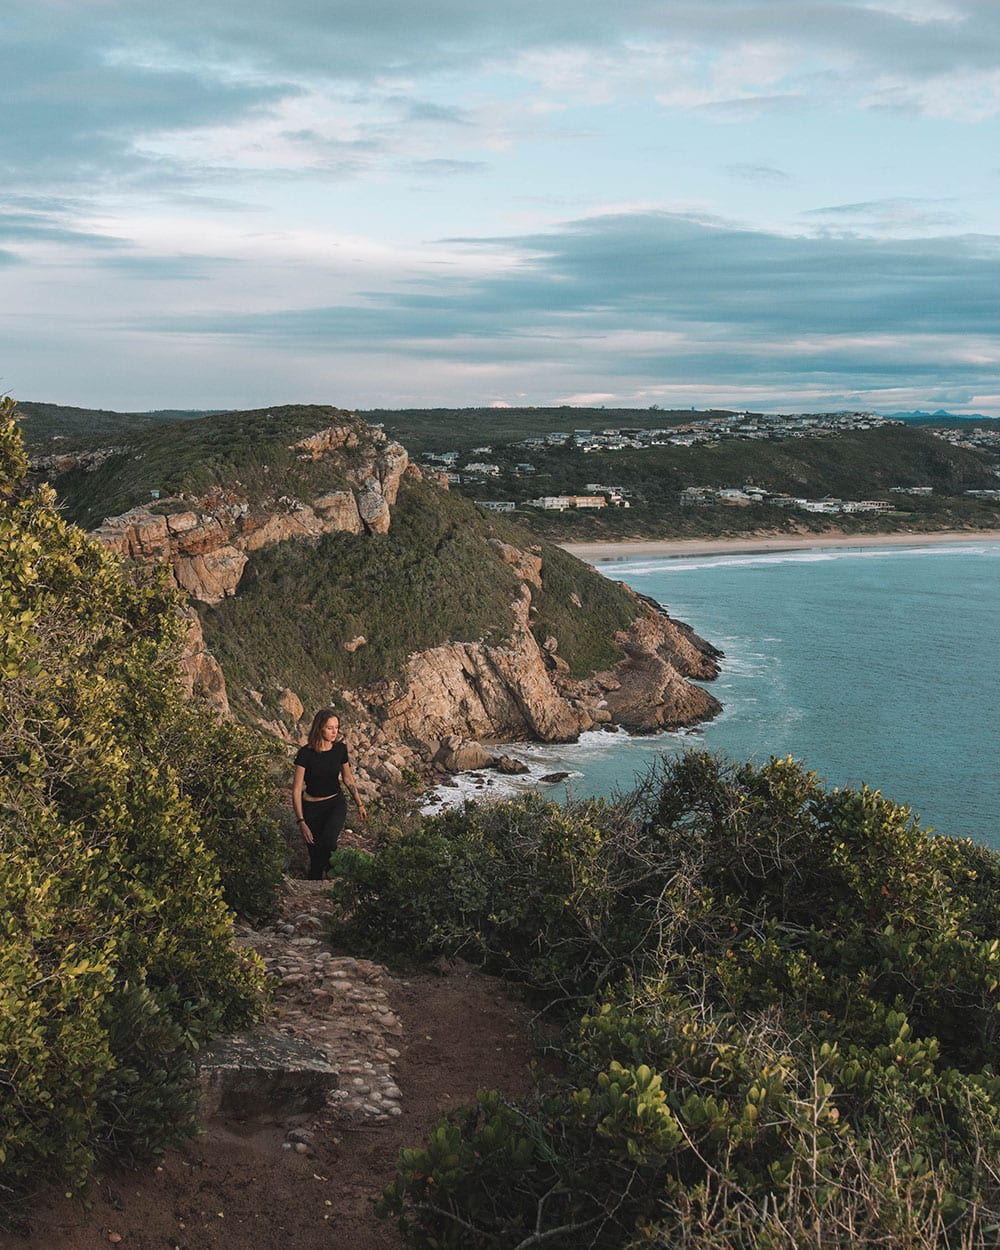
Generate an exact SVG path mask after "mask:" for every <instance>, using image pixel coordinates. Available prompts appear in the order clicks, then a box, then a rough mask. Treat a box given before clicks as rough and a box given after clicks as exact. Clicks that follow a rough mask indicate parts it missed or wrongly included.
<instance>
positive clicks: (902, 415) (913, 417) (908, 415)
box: [879, 408, 1000, 427]
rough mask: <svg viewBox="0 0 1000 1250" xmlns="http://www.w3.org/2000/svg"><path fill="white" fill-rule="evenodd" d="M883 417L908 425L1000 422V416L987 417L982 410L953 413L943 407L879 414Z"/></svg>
mask: <svg viewBox="0 0 1000 1250" xmlns="http://www.w3.org/2000/svg"><path fill="white" fill-rule="evenodd" d="M879 415H880V416H883V417H889V418H890V419H891V420H894V421H905V422H906V424H907V425H936V426H944V427H949V426H952V427H953V426H959V427H961V426H963V425H969V424H972V425H990V424H992V423H994V422H1000V417H987V416H985V415H984V414H983V413H981V412H969V413H953V412H945V411H944V409H943V408H939V409H938V410H937V412H921V411H919V410H917V411H915V412H883V413H880V414H879Z"/></svg>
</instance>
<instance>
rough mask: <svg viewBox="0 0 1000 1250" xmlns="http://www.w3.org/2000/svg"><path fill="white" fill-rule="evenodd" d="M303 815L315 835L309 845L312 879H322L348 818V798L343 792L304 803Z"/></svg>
mask: <svg viewBox="0 0 1000 1250" xmlns="http://www.w3.org/2000/svg"><path fill="white" fill-rule="evenodd" d="M302 815H303V817H304V818H305V822H306V824H307V825H308V826H309V832H310V833H311V834H312V836H313V840H312V844H311V845H309V847H308V850H309V872H308V874H307V876H308V878H309V880H310V881H321V880H322V879H323V876H324V874H325V873H326V870H327V869H328V868H329V867H330V856H331V855H332V854H333V852H334V851H335V850H336V849H337V839H338V838H339V837H340V831H341V830H342V829H343V827H344V824H345V822H346V820H347V799H346V798H344V796H343V795H342V794H340V795H338V796H337V797H336V798H335V799H324V800H323V802H322V803H310V802H309V801H308V800H304V801H303V803H302Z"/></svg>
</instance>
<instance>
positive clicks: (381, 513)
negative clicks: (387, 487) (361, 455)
mask: <svg viewBox="0 0 1000 1250" xmlns="http://www.w3.org/2000/svg"><path fill="white" fill-rule="evenodd" d="M358 513H359V515H360V517H361V524H362V525H363V526H364V528H365V531H366V532H367V533H369V534H388V532H389V522H390V514H389V501H388V499H386V497H385V495H384V494H383V493H382V487H381V485H380V484H379V482H378V481H376V479H375V478H369V479H368V481H367V482H365V484H364V486H362V488H361V490H360V491H358Z"/></svg>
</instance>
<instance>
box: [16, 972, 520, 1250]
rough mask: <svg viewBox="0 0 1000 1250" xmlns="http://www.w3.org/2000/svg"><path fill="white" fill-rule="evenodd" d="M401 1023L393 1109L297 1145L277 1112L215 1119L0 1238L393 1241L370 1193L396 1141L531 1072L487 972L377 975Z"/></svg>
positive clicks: (516, 1015)
mask: <svg viewBox="0 0 1000 1250" xmlns="http://www.w3.org/2000/svg"><path fill="white" fill-rule="evenodd" d="M385 985H386V987H387V989H388V990H389V997H390V1002H391V1003H392V1007H393V1010H394V1011H395V1012H396V1014H397V1015H398V1016H399V1018H400V1021H401V1023H402V1024H403V1035H402V1038H401V1039H400V1040H399V1041H398V1042H397V1045H398V1048H399V1050H400V1052H401V1053H400V1058H399V1059H398V1060H397V1061H396V1064H395V1065H394V1073H395V1076H396V1078H397V1083H398V1085H399V1087H400V1089H401V1090H402V1092H403V1101H402V1104H401V1105H402V1108H403V1114H402V1115H401V1116H399V1117H397V1118H395V1119H394V1120H392V1121H391V1122H390V1123H388V1124H384V1125H378V1126H371V1127H357V1128H351V1127H347V1126H345V1125H344V1124H343V1123H339V1122H337V1121H336V1120H335V1119H334V1118H331V1119H328V1120H321V1121H319V1122H318V1123H315V1124H313V1125H311V1127H313V1128H314V1129H315V1134H316V1136H315V1140H314V1142H313V1144H312V1147H311V1151H312V1152H311V1153H310V1154H297V1153H295V1152H294V1150H289V1149H286V1148H285V1147H284V1144H283V1143H284V1139H285V1132H286V1128H287V1127H288V1126H284V1125H271V1126H267V1127H260V1126H250V1125H246V1124H239V1123H233V1122H223V1121H214V1122H212V1123H210V1124H209V1125H208V1127H207V1129H206V1131H205V1132H204V1133H202V1134H201V1135H200V1136H199V1137H197V1138H194V1139H192V1140H191V1141H190V1142H188V1143H187V1144H185V1145H184V1146H182V1147H180V1148H179V1149H176V1150H173V1151H171V1152H169V1153H168V1154H167V1155H166V1157H165V1158H164V1159H163V1160H162V1162H161V1164H160V1165H159V1166H158V1167H151V1168H148V1169H146V1170H142V1171H128V1170H120V1171H116V1172H114V1173H111V1174H108V1175H105V1176H103V1177H101V1178H100V1179H98V1180H95V1181H94V1182H93V1183H92V1185H91V1186H90V1188H89V1190H88V1191H87V1192H86V1193H85V1194H83V1195H82V1196H80V1197H75V1198H69V1199H67V1198H66V1197H65V1196H64V1195H63V1194H62V1193H61V1192H57V1193H54V1194H50V1195H48V1197H47V1198H46V1199H45V1200H44V1201H40V1202H38V1203H36V1204H35V1205H34V1207H33V1209H32V1210H31V1211H29V1212H28V1213H27V1214H28V1216H29V1219H30V1225H31V1232H30V1233H29V1234H27V1235H18V1234H11V1233H8V1234H2V1233H0V1247H2V1250H103V1247H107V1246H109V1245H120V1246H121V1247H122V1248H123V1250H279V1248H280V1250H292V1248H294V1250H321V1248H322V1250H398V1247H400V1246H401V1245H402V1244H403V1243H402V1240H401V1238H400V1235H399V1233H398V1231H397V1230H396V1229H395V1227H394V1226H393V1225H392V1223H391V1222H388V1221H385V1220H379V1219H377V1218H376V1216H375V1213H374V1206H375V1202H376V1201H377V1199H378V1197H379V1195H380V1193H381V1191H382V1189H383V1188H384V1187H385V1186H386V1185H387V1184H389V1183H390V1182H391V1181H392V1179H393V1176H394V1171H395V1162H396V1158H397V1156H398V1154H399V1151H400V1150H401V1149H402V1148H404V1147H407V1146H415V1145H419V1144H421V1142H422V1141H423V1140H424V1138H425V1137H426V1134H427V1132H428V1130H429V1129H430V1128H431V1127H432V1126H433V1125H434V1124H435V1123H437V1121H438V1120H439V1119H440V1118H441V1116H442V1115H443V1114H444V1113H446V1112H447V1111H448V1110H449V1109H451V1108H454V1107H455V1106H457V1105H462V1104H467V1103H470V1102H471V1101H472V1100H473V1099H474V1098H475V1094H476V1091H477V1090H478V1089H481V1088H499V1089H503V1090H504V1091H505V1092H507V1093H509V1094H511V1095H518V1094H521V1093H524V1092H526V1091H527V1090H528V1089H529V1088H530V1086H531V1084H532V1079H531V1061H532V1057H533V1051H532V1047H531V1043H530V1041H529V1028H528V1024H529V1018H530V1013H529V1011H528V1009H527V1008H525V1007H524V1006H522V1005H521V1004H519V1003H517V1002H516V1001H514V1000H513V999H511V998H510V997H508V996H507V995H506V994H505V992H504V990H503V987H502V985H501V984H500V983H499V982H497V981H494V980H492V979H491V978H488V977H484V976H481V975H478V974H476V973H471V972H466V971H452V972H450V973H449V974H448V975H440V976H439V975H434V974H421V975H419V976H413V977H406V978H397V977H388V976H387V977H386V980H385Z"/></svg>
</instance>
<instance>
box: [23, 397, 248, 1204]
mask: <svg viewBox="0 0 1000 1250" xmlns="http://www.w3.org/2000/svg"><path fill="white" fill-rule="evenodd" d="M25 469H26V460H25V457H24V453H23V450H22V448H21V445H20V439H19V436H18V434H17V431H16V428H15V426H14V424H13V421H12V419H11V405H10V404H9V403H8V404H5V406H4V412H3V420H2V423H0V552H2V555H0V623H2V630H0V847H2V865H3V866H2V873H0V927H2V942H0V1083H2V1085H3V1088H4V1097H3V1099H2V1100H0V1203H3V1204H4V1205H6V1204H7V1203H9V1202H11V1201H13V1200H14V1198H16V1196H17V1195H18V1194H20V1193H21V1192H23V1191H24V1190H25V1189H27V1188H30V1187H31V1186H33V1185H35V1184H38V1183H39V1181H40V1180H44V1181H45V1182H49V1181H51V1180H52V1179H53V1178H54V1177H58V1176H65V1177H66V1178H67V1179H68V1180H69V1181H71V1182H78V1181H80V1180H82V1179H83V1178H84V1177H85V1175H86V1173H87V1171H88V1169H89V1168H90V1167H91V1165H92V1162H93V1160H94V1158H95V1156H96V1155H97V1154H98V1153H100V1152H104V1151H115V1152H118V1153H120V1152H126V1153H131V1154H137V1155H139V1154H149V1153H155V1152H157V1151H159V1150H161V1149H162V1148H163V1147H164V1146H165V1145H166V1144H168V1143H169V1142H170V1141H172V1140H175V1139H176V1138H177V1137H178V1136H179V1135H181V1134H183V1133H185V1132H187V1131H189V1130H190V1127H191V1114H192V1099H193V1094H192V1092H191V1089H190V1085H189V1081H188V1077H189V1075H190V1070H191V1054H192V1051H193V1050H194V1049H195V1048H196V1047H197V1046H198V1045H199V1044H201V1043H202V1042H203V1041H204V1040H205V1039H206V1038H208V1037H209V1036H210V1035H211V1034H212V1033H213V1032H214V1031H216V1030H218V1029H220V1028H229V1027H234V1026H236V1025H238V1024H240V1023H242V1022H245V1021H247V1020H248V1019H249V1018H251V1017H252V1016H253V1014H254V1013H255V1011H256V1003H257V996H258V992H259V988H260V977H259V974H258V972H257V971H256V967H255V965H252V964H250V963H248V962H247V961H246V960H245V959H244V957H243V956H241V955H240V953H239V952H238V951H237V950H236V949H235V947H234V944H233V940H232V929H231V921H232V916H231V913H230V912H229V910H228V909H227V907H226V906H225V903H224V901H223V897H222V892H221V888H220V883H219V872H218V868H217V866H216V863H215V860H214V858H213V856H212V855H211V854H210V852H209V851H208V850H207V849H206V846H205V844H204V842H203V841H202V837H201V833H202V832H205V833H212V832H213V831H214V833H215V835H216V836H217V835H218V833H219V832H220V831H221V823H220V821H219V819H218V813H217V812H213V811H211V810H207V809H206V807H205V805H204V804H203V805H202V810H201V811H200V812H199V811H197V810H196V805H195V802H193V801H192V800H197V796H198V794H199V787H201V786H202V782H201V781H200V780H199V778H198V776H197V771H196V770H194V769H192V767H191V763H192V761H191V759H190V758H186V759H185V758H181V759H176V760H175V759H173V758H172V757H171V748H172V746H176V744H177V742H178V740H179V739H180V738H182V737H183V736H184V735H186V734H188V733H190V734H192V737H193V742H192V748H191V749H192V751H193V752H195V753H196V752H197V751H198V749H199V747H198V744H199V743H200V750H201V753H202V759H203V762H204V763H205V764H206V765H207V766H208V767H209V769H210V768H211V766H212V765H213V763H220V762H222V761H223V760H225V759H227V758H232V756H231V754H229V755H227V752H231V750H232V747H233V745H234V743H233V742H230V743H228V744H226V745H225V747H224V749H218V748H217V747H216V745H215V744H216V739H215V737H214V736H213V734H212V732H211V729H210V726H209V722H208V721H207V720H205V719H200V717H205V716H207V714H206V713H198V712H196V711H195V710H194V709H188V708H186V707H185V705H184V698H183V695H182V691H181V689H180V685H179V681H178V667H177V659H178V654H179V647H180V642H181V638H182V633H183V630H184V628H185V626H184V625H183V623H182V621H181V618H180V615H179V603H178V600H177V598H176V596H175V594H174V593H173V592H172V591H170V590H168V588H167V586H166V583H165V581H164V580H163V579H162V578H161V577H159V576H158V575H151V576H149V577H148V578H144V579H139V580H133V579H131V578H129V577H126V576H125V575H124V574H123V572H122V571H121V569H120V568H119V566H118V563H117V561H116V560H115V559H114V558H113V557H111V556H110V555H109V554H108V553H107V552H106V551H105V550H104V549H102V548H101V547H100V546H99V545H98V544H96V543H94V542H91V541H90V540H88V539H87V538H86V537H85V536H84V535H83V533H82V532H81V531H79V530H77V529H75V528H74V527H72V526H67V525H66V523H65V522H64V521H63V519H62V518H61V517H60V515H59V513H58V512H57V510H56V509H55V507H54V506H53V496H52V493H51V491H50V490H49V489H48V488H47V487H43V488H41V489H40V490H38V491H31V490H30V489H28V488H27V487H26V485H25V479H24V474H25ZM255 768H256V766H255V765H253V764H252V763H251V764H249V765H248V766H247V773H246V778H247V779H248V782H249V789H248V796H247V797H254V796H256V795H258V794H259V793H260V790H259V781H258V779H257V777H256V774H255ZM243 801H244V802H245V799H244V800H243ZM199 819H201V820H202V822H203V823H202V825H201V828H199ZM244 868H246V866H245V865H244ZM250 871H255V869H253V868H252V867H251V870H250Z"/></svg>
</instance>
